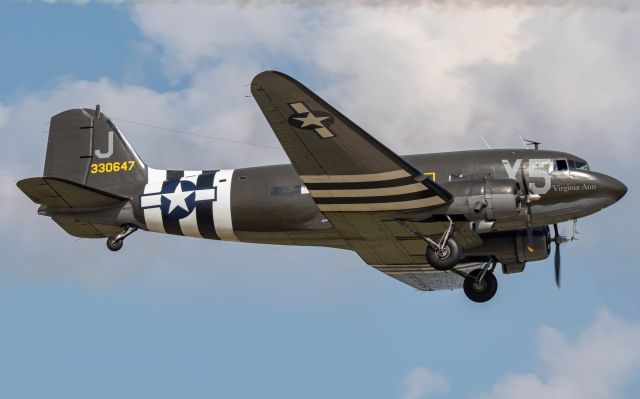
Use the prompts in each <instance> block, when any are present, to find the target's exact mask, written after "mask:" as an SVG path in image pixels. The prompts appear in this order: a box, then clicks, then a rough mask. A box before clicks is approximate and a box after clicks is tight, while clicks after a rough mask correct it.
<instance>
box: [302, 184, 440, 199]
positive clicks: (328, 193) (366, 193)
mask: <svg viewBox="0 0 640 399" xmlns="http://www.w3.org/2000/svg"><path fill="white" fill-rule="evenodd" d="M428 189H429V188H428V187H427V186H425V185H424V184H420V183H414V184H408V185H406V186H397V187H384V188H366V189H357V190H309V192H310V193H311V196H312V197H317V198H329V197H382V196H385V195H401V194H411V193H418V192H421V191H427V190H428Z"/></svg>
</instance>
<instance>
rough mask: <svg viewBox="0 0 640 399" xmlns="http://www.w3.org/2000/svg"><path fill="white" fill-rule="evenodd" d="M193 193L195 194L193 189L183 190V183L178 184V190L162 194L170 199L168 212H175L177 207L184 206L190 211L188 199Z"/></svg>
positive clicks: (186, 210)
mask: <svg viewBox="0 0 640 399" xmlns="http://www.w3.org/2000/svg"><path fill="white" fill-rule="evenodd" d="M191 194H193V191H182V185H181V184H178V185H177V186H176V191H174V192H172V193H168V194H162V196H163V197H164V198H166V199H168V200H169V201H170V204H169V212H168V213H171V212H173V210H174V209H176V208H182V209H183V210H184V211H185V212H189V207H188V206H187V201H186V199H187V197H188V196H190V195H191Z"/></svg>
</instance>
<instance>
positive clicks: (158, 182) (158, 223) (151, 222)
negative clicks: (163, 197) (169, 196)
mask: <svg viewBox="0 0 640 399" xmlns="http://www.w3.org/2000/svg"><path fill="white" fill-rule="evenodd" d="M152 171H153V172H152ZM159 172H162V176H163V177H162V179H160V177H159V175H160V173H159ZM148 173H149V182H148V183H147V185H146V186H144V193H145V194H155V193H159V192H161V191H162V183H164V178H165V177H166V171H164V170H163V171H159V170H156V169H151V168H149V169H148ZM152 174H153V177H154V179H155V180H152V179H151V178H152ZM154 197H155V198H157V201H158V202H159V201H160V196H159V195H158V196H155V195H153V196H149V197H144V196H143V197H142V198H141V200H140V201H141V203H142V201H144V200H145V198H154ZM144 221H145V223H146V224H147V230H149V231H155V232H157V233H166V231H165V230H164V225H163V224H162V211H161V210H160V208H159V207H156V208H147V209H145V210H144Z"/></svg>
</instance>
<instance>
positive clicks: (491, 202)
mask: <svg viewBox="0 0 640 399" xmlns="http://www.w3.org/2000/svg"><path fill="white" fill-rule="evenodd" d="M446 187H447V189H448V190H450V191H451V192H452V193H453V194H454V202H453V204H452V207H451V208H450V213H451V211H453V212H456V213H461V214H463V215H464V216H465V217H467V218H468V219H469V220H472V221H497V220H500V219H514V218H518V217H520V216H522V215H523V207H522V197H521V192H520V185H519V184H518V182H517V181H515V180H512V179H481V180H466V181H458V182H455V183H451V184H449V185H447V186H446Z"/></svg>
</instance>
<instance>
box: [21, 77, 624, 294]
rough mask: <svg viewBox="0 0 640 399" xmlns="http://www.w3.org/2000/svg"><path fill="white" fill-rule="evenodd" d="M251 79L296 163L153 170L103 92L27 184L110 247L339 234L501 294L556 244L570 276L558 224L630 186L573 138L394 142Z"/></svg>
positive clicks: (365, 248) (388, 265) (38, 199)
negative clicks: (418, 149)
mask: <svg viewBox="0 0 640 399" xmlns="http://www.w3.org/2000/svg"><path fill="white" fill-rule="evenodd" d="M251 92H252V95H253V97H254V98H255V100H256V101H257V103H258V105H259V106H260V108H261V110H262V112H263V113H264V116H265V117H266V119H267V121H268V122H269V124H270V125H271V128H272V129H273V131H274V132H275V134H276V136H277V138H278V140H279V141H280V143H281V144H282V147H283V148H284V150H285V152H286V154H287V155H288V157H289V159H290V160H291V165H274V166H264V167H252V168H245V169H235V170H197V171H177V170H160V169H153V168H151V167H149V166H147V165H146V164H145V163H144V162H143V161H142V159H141V158H140V157H139V156H138V154H136V152H135V151H134V150H133V148H132V147H131V146H130V145H129V143H128V142H127V140H126V139H125V138H124V136H123V135H122V133H121V132H120V130H119V129H118V128H117V127H116V126H115V125H114V124H113V122H112V121H111V119H109V118H108V117H107V115H105V114H103V113H101V112H100V109H99V107H96V109H95V110H94V109H71V110H68V111H64V112H62V113H60V114H58V115H55V116H54V117H52V118H51V125H50V132H49V142H48V146H47V153H46V161H45V166H44V175H43V177H35V178H30V179H25V180H22V181H20V182H18V187H19V188H20V189H21V190H22V191H23V192H24V193H25V194H26V195H27V196H29V198H31V199H32V200H33V201H34V202H35V203H37V204H40V207H39V208H38V213H39V214H41V215H44V216H49V217H51V218H52V219H53V221H55V222H56V223H58V224H59V225H60V226H61V227H62V228H63V229H64V230H65V231H66V232H67V233H69V234H71V235H73V236H76V237H86V238H107V246H108V248H109V249H111V250H113V251H117V250H120V249H121V248H122V246H123V242H124V240H125V238H126V237H128V236H129V235H130V234H132V233H133V232H135V231H136V230H137V229H143V230H147V231H153V232H159V233H167V234H175V235H183V236H191V237H199V238H208V239H214V240H227V241H242V242H250V243H266V244H283V245H307V246H325V247H333V248H341V249H348V250H352V251H355V252H356V253H357V254H358V255H360V256H361V257H362V259H363V260H364V261H365V262H366V263H367V264H369V265H371V266H373V267H374V268H376V269H378V270H380V271H381V272H383V273H385V274H387V275H389V276H391V277H393V278H395V279H397V280H400V281H401V282H403V283H406V284H408V285H410V286H412V287H414V288H416V289H418V290H423V291H432V290H441V289H454V288H460V287H463V288H464V292H465V294H466V295H467V296H468V297H469V299H471V300H473V301H475V302H485V301H488V300H489V299H491V298H492V297H493V296H494V294H495V293H496V289H497V280H496V277H495V276H494V270H495V268H496V266H497V264H498V263H500V264H501V266H502V271H503V273H505V274H510V273H519V272H522V271H523V270H524V268H525V264H526V263H527V262H531V261H539V260H543V259H546V258H547V257H548V256H549V254H550V248H551V243H554V244H555V248H556V253H555V270H556V282H557V283H558V285H559V283H560V280H559V279H560V252H559V246H560V244H562V243H565V242H567V241H569V240H571V239H570V238H567V237H562V236H560V235H559V234H558V227H557V226H558V223H561V222H566V221H572V220H573V221H575V220H577V219H579V218H582V217H585V216H587V215H590V214H593V213H595V212H598V211H599V210H601V209H603V208H605V207H607V206H609V205H611V204H613V203H615V202H616V201H618V200H619V199H620V198H622V196H624V194H625V193H626V191H627V188H626V187H625V185H624V184H622V183H621V182H619V181H618V180H616V179H614V178H612V177H609V176H606V175H604V174H601V173H597V172H594V171H592V170H591V169H590V168H589V165H588V164H587V162H586V161H585V160H584V159H582V158H580V157H577V156H575V155H571V154H568V153H564V152H556V151H543V150H539V149H537V148H536V149H504V150H482V151H464V152H452V153H439V154H424V155H409V156H399V155H397V154H395V153H394V152H393V151H391V150H389V149H388V148H387V147H385V146H384V145H383V144H381V143H380V142H379V141H377V140H376V139H375V138H373V137H372V136H371V135H369V134H368V133H367V132H365V131H364V130H362V129H361V128H360V127H358V126H357V125H356V124H355V123H354V122H352V121H351V120H349V119H347V118H346V117H345V116H344V115H342V114H341V113H340V112H339V111H337V110H336V109H335V108H333V107H332V106H330V105H329V104H327V103H326V102H325V101H324V100H322V99H321V98H320V97H318V96H317V95H316V94H314V93H313V92H311V91H310V90H309V89H308V88H306V87H305V86H303V85H302V84H300V83H299V82H297V81H296V80H294V79H292V78H291V77H289V76H286V75H284V74H282V73H279V72H263V73H261V74H259V75H257V76H256V77H255V78H254V79H253V82H252V84H251ZM549 225H553V227H554V233H555V234H554V237H551V234H550V231H549V230H550V229H549ZM574 231H575V230H574Z"/></svg>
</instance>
